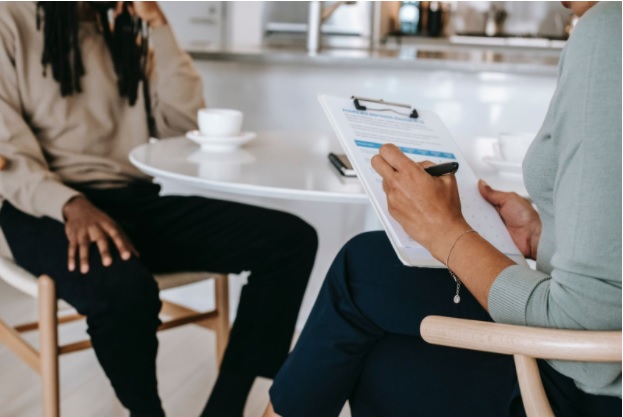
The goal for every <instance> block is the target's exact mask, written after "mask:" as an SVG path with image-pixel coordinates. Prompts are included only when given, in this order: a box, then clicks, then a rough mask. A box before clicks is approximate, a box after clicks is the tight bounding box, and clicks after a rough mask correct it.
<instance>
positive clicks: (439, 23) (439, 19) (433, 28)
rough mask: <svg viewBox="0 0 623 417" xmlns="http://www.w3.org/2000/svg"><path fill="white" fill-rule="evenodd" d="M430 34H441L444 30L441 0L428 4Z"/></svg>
mask: <svg viewBox="0 0 623 417" xmlns="http://www.w3.org/2000/svg"><path fill="white" fill-rule="evenodd" d="M427 20H428V22H427V27H428V36H440V35H441V34H442V32H443V9H442V7H441V2H440V1H431V2H430V4H429V6H428V19H427Z"/></svg>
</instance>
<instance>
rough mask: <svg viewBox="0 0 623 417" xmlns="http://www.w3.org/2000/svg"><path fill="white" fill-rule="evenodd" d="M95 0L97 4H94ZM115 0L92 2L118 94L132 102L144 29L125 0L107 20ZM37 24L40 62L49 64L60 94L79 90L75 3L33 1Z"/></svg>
mask: <svg viewBox="0 0 623 417" xmlns="http://www.w3.org/2000/svg"><path fill="white" fill-rule="evenodd" d="M98 3H99V4H98ZM111 3H112V4H114V3H115V2H92V3H91V4H90V6H91V7H92V8H93V9H94V11H95V12H96V14H97V17H98V20H99V23H100V26H101V29H102V33H103V35H104V39H105V41H106V44H107V46H108V49H109V50H110V54H111V56H112V60H113V64H114V68H115V73H116V75H117V84H118V87H119V94H120V95H121V97H127V99H128V101H129V102H130V104H131V105H134V104H135V103H136V99H137V97H138V91H139V90H138V89H139V85H140V83H141V81H143V79H144V78H145V68H146V64H147V54H148V32H147V30H146V29H145V27H144V25H143V23H142V21H141V19H139V18H138V17H136V16H133V15H132V14H131V13H130V11H129V6H128V4H127V2H124V3H123V6H122V11H121V13H120V14H119V15H118V16H117V17H116V18H115V20H114V24H112V23H111V22H110V20H109V14H110V11H111V10H112V8H111V6H112V4H111ZM37 7H38V13H37V28H38V29H41V26H43V39H44V41H43V54H42V56H41V64H42V65H43V68H44V75H45V73H46V71H45V69H46V67H47V66H48V65H50V66H51V67H52V76H53V77H54V79H55V80H56V81H57V82H58V83H59V85H60V88H61V95H62V96H68V95H71V94H73V93H74V92H77V93H79V92H80V91H81V88H80V77H81V76H83V75H84V66H83V63H82V55H81V53H80V45H79V42H78V28H79V20H78V3H77V2H64V1H40V2H37Z"/></svg>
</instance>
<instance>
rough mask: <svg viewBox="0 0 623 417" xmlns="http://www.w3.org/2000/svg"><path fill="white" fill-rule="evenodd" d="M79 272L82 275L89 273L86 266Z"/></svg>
mask: <svg viewBox="0 0 623 417" xmlns="http://www.w3.org/2000/svg"><path fill="white" fill-rule="evenodd" d="M80 272H82V273H83V274H86V273H87V272H89V267H88V266H83V267H81V268H80Z"/></svg>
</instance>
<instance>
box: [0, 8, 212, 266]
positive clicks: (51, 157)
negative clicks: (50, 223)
mask: <svg viewBox="0 0 623 417" xmlns="http://www.w3.org/2000/svg"><path fill="white" fill-rule="evenodd" d="M35 12H36V5H35V3H34V2H27V3H2V4H0V155H2V156H3V157H4V158H5V159H7V160H8V162H9V164H8V166H7V168H6V169H5V170H4V171H0V204H1V203H2V200H3V199H5V200H7V201H10V202H11V204H13V205H14V206H15V207H17V208H18V209H20V210H21V211H23V212H25V213H28V214H31V215H33V216H38V217H40V216H49V217H51V218H53V219H56V220H59V221H63V217H62V208H63V206H64V205H65V203H66V202H67V201H68V200H69V199H70V198H71V197H73V196H74V195H76V194H77V192H76V191H75V190H73V189H72V188H71V183H93V184H94V185H95V186H99V187H102V186H114V185H118V184H120V183H125V182H128V181H131V180H132V179H135V178H145V176H144V175H143V174H142V173H140V172H139V171H138V170H137V169H136V168H134V167H133V166H132V165H131V164H130V163H129V161H128V153H129V152H130V150H131V149H132V148H134V147H136V146H137V145H140V144H142V143H145V142H146V141H147V140H148V139H149V138H148V136H149V134H148V129H147V123H146V114H145V108H144V103H143V99H142V97H139V99H138V101H137V103H136V104H135V105H134V106H132V107H131V106H130V105H129V104H128V101H127V99H123V98H121V97H120V95H119V92H118V89H117V84H116V83H117V77H116V75H115V71H114V68H113V63H112V59H111V57H110V53H109V50H108V47H107V46H106V43H105V41H104V38H103V36H102V35H101V33H99V31H98V28H97V26H96V24H95V23H94V22H83V23H81V26H80V35H79V37H80V47H81V51H82V59H83V62H84V67H85V70H86V75H84V76H83V77H82V79H81V85H82V89H83V92H82V93H78V94H74V95H72V96H69V97H64V98H63V97H61V95H60V88H59V85H58V83H57V82H56V81H54V79H53V78H52V76H51V70H50V69H48V71H47V72H48V76H47V77H45V76H43V70H42V66H41V52H42V48H43V33H42V32H41V31H37V28H36V17H35V16H36V15H35ZM151 42H152V48H153V52H154V54H153V55H154V63H153V68H154V70H153V72H152V74H151V77H150V80H151V81H150V87H151V98H152V107H153V114H154V117H155V119H156V124H157V131H158V136H159V137H168V136H175V135H180V134H182V133H183V132H185V131H187V130H190V129H193V128H195V125H196V112H197V110H198V109H199V108H201V107H203V106H204V101H203V88H202V85H201V80H200V77H199V75H198V73H197V71H196V70H195V69H194V67H193V64H192V61H191V59H190V57H189V56H188V55H187V54H186V53H184V52H183V51H182V50H181V49H180V47H179V46H178V44H177V42H176V40H175V37H174V35H173V33H172V31H171V29H170V27H168V26H166V25H165V26H162V27H159V28H156V29H154V30H152V33H151ZM0 240H2V239H0ZM2 246H3V245H2V244H1V243H0V252H5V254H6V248H5V250H2V249H3V248H2Z"/></svg>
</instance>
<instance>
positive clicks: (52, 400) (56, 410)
mask: <svg viewBox="0 0 623 417" xmlns="http://www.w3.org/2000/svg"><path fill="white" fill-rule="evenodd" d="M38 285H39V326H40V327H39V340H40V344H41V348H40V357H41V368H40V371H41V383H42V386H43V416H44V417H59V415H60V406H59V386H58V385H59V377H58V323H57V316H56V314H57V310H58V305H57V300H56V288H55V286H54V282H53V281H52V279H51V278H50V277H49V276H47V275H42V276H41V277H40V278H39V281H38Z"/></svg>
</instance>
